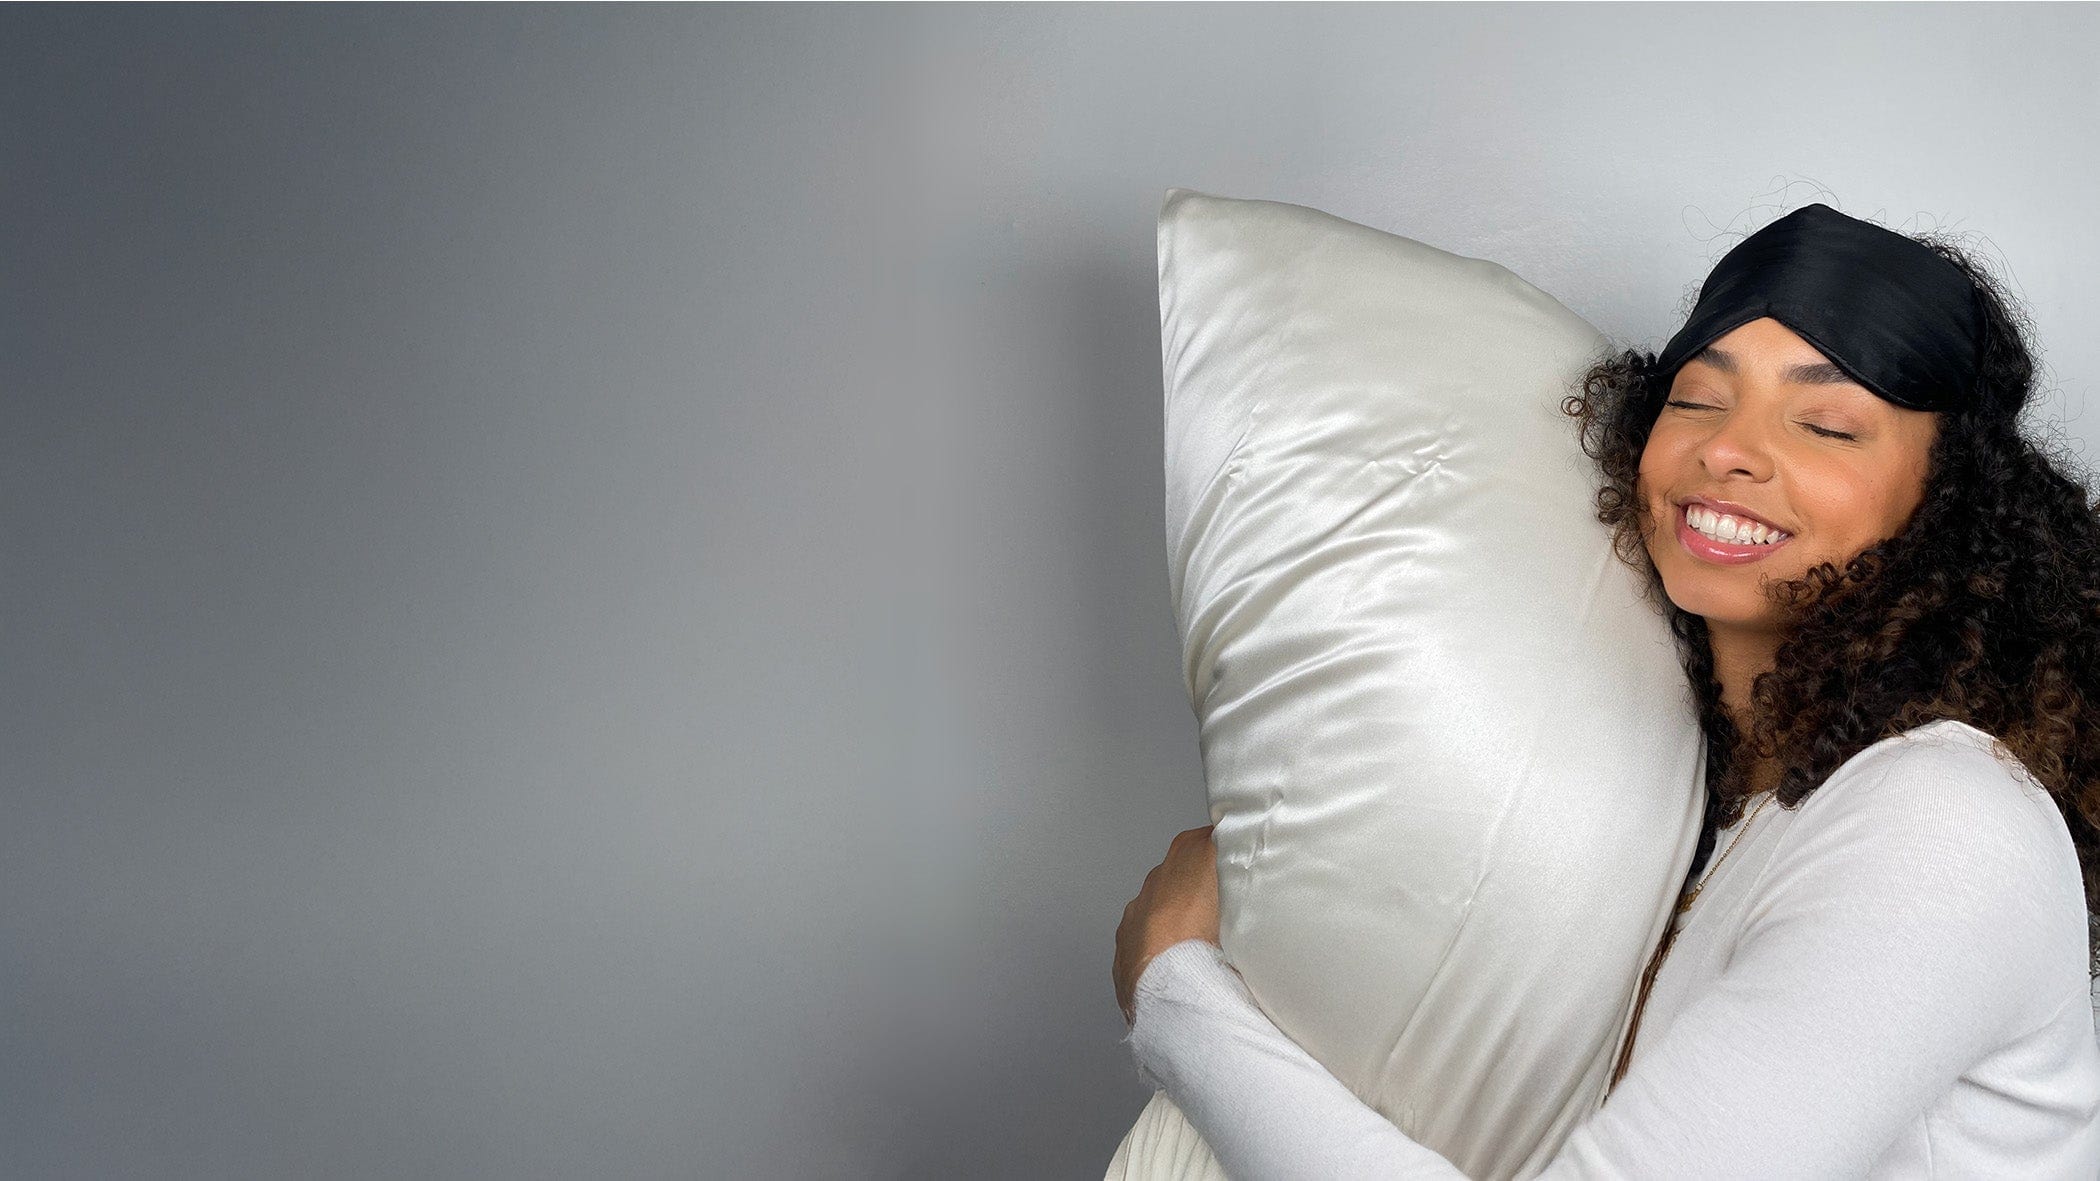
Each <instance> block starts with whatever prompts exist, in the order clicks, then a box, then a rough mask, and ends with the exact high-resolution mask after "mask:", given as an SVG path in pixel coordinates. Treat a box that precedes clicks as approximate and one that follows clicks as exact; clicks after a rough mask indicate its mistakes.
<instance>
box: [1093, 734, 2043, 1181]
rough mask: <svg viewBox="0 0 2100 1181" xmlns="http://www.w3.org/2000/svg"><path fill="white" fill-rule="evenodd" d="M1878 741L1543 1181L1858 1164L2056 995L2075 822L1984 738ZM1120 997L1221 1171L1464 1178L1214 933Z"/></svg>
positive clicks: (1146, 1053) (1181, 946)
mask: <svg viewBox="0 0 2100 1181" xmlns="http://www.w3.org/2000/svg"><path fill="white" fill-rule="evenodd" d="M1892 749H1893V750H1894V751H1895V752H1896V753H1894V754H1892V755H1891V756H1890V757H1888V758H1887V759H1886V760H1885V761H1883V762H1882V765H1881V766H1880V767H1878V768H1874V769H1873V770H1871V771H1869V772H1868V773H1867V774H1864V775H1861V776H1859V777H1855V778H1850V779H1848V780H1847V781H1846V782H1843V783H1837V782H1832V783H1830V784H1826V785H1825V790H1833V791H1838V792H1841V793H1842V794H1841V795H1838V796H1835V797H1830V798H1825V799H1821V800H1816V801H1812V802H1813V803H1817V804H1820V805H1821V806H1820V807H1819V808H1818V814H1817V816H1816V817H1815V818H1814V823H1813V824H1809V823H1807V821H1806V820H1804V822H1803V823H1802V824H1801V825H1799V826H1797V827H1796V828H1795V829H1794V830H1793V832H1792V833H1791V834H1790V837H1792V838H1794V839H1791V840H1790V841H1789V843H1788V845H1787V846H1786V847H1785V848H1784V849H1783V850H1782V851H1781V853H1780V854H1779V856H1778V857H1776V858H1775V859H1774V861H1773V863H1772V864H1771V866H1769V867H1768V869H1767V871H1766V874H1765V876H1764V878H1763V880H1762V881H1761V883H1760V887H1759V895H1760V897H1759V902H1758V904H1757V905H1756V906H1755V907H1754V908H1753V910H1752V912H1751V918H1750V920H1749V922H1748V925H1747V927H1746V928H1745V930H1744V932H1743V934H1742V936H1741V938H1740V939H1739V941H1738V943H1737V947H1736V953H1735V955H1734V957H1733V959H1732V960H1731V962H1730V964H1729V966H1728V968H1727V969H1726V970H1725V972H1724V973H1723V974H1722V975H1721V976H1720V977H1719V978H1717V979H1716V980H1715V981H1714V982H1713V983H1712V984H1711V985H1709V986H1708V987H1707V989H1706V990H1705V991H1704V992H1703V993H1702V994H1701V995H1700V996H1699V997H1697V998H1696V999H1695V1000H1693V1001H1692V1002H1691V1003H1690V1004H1689V1005H1688V1006H1687V1007H1686V1008H1685V1009H1684V1010H1683V1011H1682V1012H1680V1013H1678V1014H1677V1015H1676V1016H1675V1019H1674V1021H1673V1022H1671V1023H1670V1024H1669V1025H1668V1026H1667V1027H1666V1028H1665V1029H1664V1030H1662V1031H1661V1033H1660V1035H1659V1036H1655V1037H1654V1040H1653V1041H1652V1043H1649V1044H1645V1045H1643V1046H1642V1047H1641V1052H1640V1053H1639V1054H1638V1055H1637V1056H1636V1058H1635V1061H1634V1063H1633V1064H1632V1066H1631V1067H1630V1069H1629V1070H1628V1072H1627V1074H1626V1077H1625V1078H1624V1079H1622V1080H1621V1082H1620V1084H1619V1087H1618V1088H1617V1090H1615V1091H1614V1092H1613V1094H1612V1096H1611V1098H1610V1101H1609V1102H1607V1103H1606V1104H1605V1106H1604V1107H1603V1108H1602V1109H1601V1110H1600V1111H1598V1112H1597V1113H1596V1114H1594V1115H1593V1116H1591V1117H1590V1118H1589V1119H1588V1120H1587V1121H1585V1122H1584V1123H1583V1124H1582V1125H1581V1126H1580V1127H1578V1128H1577V1129H1576V1131H1575V1132H1574V1133H1573V1134H1572V1135H1571V1136H1570V1137H1569V1139H1568V1141H1567V1143H1566V1144H1565V1145H1564V1146H1563V1148H1562V1151H1561V1152H1560V1154H1559V1155H1558V1156H1556V1157H1555V1159H1554V1161H1553V1162H1552V1164H1551V1165H1549V1166H1548V1167H1547V1169H1546V1170H1545V1171H1544V1172H1543V1173H1542V1174H1540V1181H1571V1179H1575V1178H1598V1179H1601V1178H1615V1179H1623V1178H1649V1177H1655V1178H1663V1177H1700V1178H1712V1179H1715V1181H1719V1179H1721V1178H1733V1177H1740V1178H1770V1177H1776V1176H1789V1177H1824V1176H1830V1177H1839V1176H1861V1175H1864V1174H1865V1173H1866V1172H1867V1171H1868V1170H1869V1169H1870V1168H1871V1167H1872V1165H1873V1163H1874V1161H1875V1160H1876V1159H1878V1158H1879V1157H1880V1156H1881V1155H1882V1154H1883V1153H1884V1152H1885V1151H1886V1150H1887V1148H1888V1146H1889V1145H1890V1144H1891V1143H1892V1142H1893V1141H1894V1139H1895V1138H1896V1137H1897V1136H1898V1135H1900V1134H1901V1133H1902V1132H1903V1131H1904V1129H1905V1128H1907V1127H1908V1126H1909V1125H1910V1124H1911V1123H1913V1122H1914V1121H1915V1120H1916V1119H1917V1118H1918V1117H1919V1116H1920V1115H1921V1114H1922V1113H1923V1112H1924V1111H1925V1110H1926V1109H1927V1108H1928V1107H1929V1106H1930V1105H1931V1104H1932V1103H1933V1102H1934V1101H1935V1100H1937V1099H1938V1098H1939V1097H1940V1096H1941V1095H1943V1094H1945V1093H1946V1092H1947V1091H1948V1090H1949V1089H1950V1088H1951V1087H1952V1086H1953V1084H1954V1083H1955V1081H1956V1080H1957V1079H1958V1078H1959V1077H1960V1075H1961V1074H1962V1072H1963V1071H1964V1070H1966V1069H1968V1068H1969V1067H1970V1066H1972V1065H1973V1064H1974V1063H1976V1062H1977V1061H1978V1060H1980V1059H1981V1058H1982V1057H1983V1056H1984V1055H1986V1054H1988V1053H1989V1052H1990V1051H1991V1050H1992V1049H1994V1048H1996V1047H1997V1046H1999V1045H2002V1044H2003V1043H2004V1042H2006V1041H2008V1040H2010V1039H2011V1038H2014V1037H2017V1036H2019V1035H2020V1034H2023V1033H2026V1032H2029V1031H2030V1030H2032V1029H2034V1028H2036V1027H2038V1026H2039V1025H2041V1024H2042V1023H2043V1022H2045V1021H2046V1020H2047V1019H2048V1018H2049V1016H2050V1015H2051V1014H2053V1013H2055V1012H2056V1011H2058V1008H2059V1007H2060V1005H2061V1004H2063V1003H2068V1002H2067V996H2069V995H2070V994H2066V995H2057V994H2058V993H2060V992H2064V989H2063V988H2062V987H2059V986H2060V985H2063V984H2064V983H2065V981H2066V980H2067V979H2068V978H2067V977H2066V975H2065V973H2064V971H2062V970H2061V969H2062V965H2063V963H2064V959H2063V951H2064V947H2065V945H2066V944H2067V942H2068V941H2071V940H2073V939H2074V938H2075V937H2076V936H2075V934H2074V926H2073V922H2074V920H2080V919H2082V914H2083V888H2082V883H2081V882H2080V881H2079V880H2078V879H2077V876H2076V873H2077V869H2076V857H2075V853H2073V852H2071V851H2070V849H2069V844H2068V834H2066V833H2063V832H2061V831H2051V830H2050V829H2049V828H2048V827H2047V824H2046V823H2045V821H2044V819H2043V814H2042V813H2040V812H2039V811H2037V810H2035V809H2034V808H2033V807H2032V803H2033V802H2032V801H2030V800H2025V799H2022V798H2020V795H2019V791H2020V789H2019V788H2018V787H2017V786H2016V785H2014V784H2012V783H2010V782H2008V781H2007V780H2006V778H2005V773H2004V771H2003V770H2002V769H2000V768H1996V767H1995V765H1993V764H1991V762H1990V756H1989V755H1988V754H1986V753H1984V752H1982V751H1977V750H1969V751H1966V752H1949V751H1945V750H1940V751H1937V752H1932V751H1929V750H1928V749H1927V748H1910V747H1905V746H1899V747H1896V748H1892ZM1970 756H1973V757H1970ZM1978 760H1981V762H1979V761H1978ZM1862 770H1866V769H1864V768H1862ZM1834 778H1835V777H1834ZM2044 803H2046V801H2044ZM2049 806H2050V807H2053V805H2049ZM2058 823H2060V821H2058ZM2079 950H2081V951H2082V947H2081V948H2080V949H2079ZM1137 994H1138V1006H1137V1020H1136V1023H1135V1024H1134V1025H1133V1027H1132V1030H1131V1036H1130V1039H1129V1040H1130V1043H1131V1046H1132V1049H1133V1052H1134V1053H1135V1054H1136V1056H1137V1058H1138V1060H1139V1065H1140V1069H1141V1071H1142V1072H1143V1073H1144V1074H1145V1075H1146V1077H1148V1078H1149V1079H1151V1080H1152V1081H1153V1082H1154V1083H1155V1084H1156V1085H1159V1086H1161V1087H1162V1088H1163V1089H1165V1090H1166V1091H1167V1093H1168V1095H1169V1097H1170V1098H1172V1099H1173V1100H1174V1102H1175V1104H1176V1105H1177V1106H1178V1107H1180V1108H1181V1110H1182V1112H1183V1114H1185V1115H1186V1116H1187V1117H1188V1118H1189V1122H1190V1123H1191V1125H1193V1126H1194V1127H1195V1129H1196V1131H1197V1132H1198V1133H1200V1134H1201V1135H1202V1136H1203V1138H1204V1140H1205V1142H1206V1143H1207V1144H1208V1145H1209V1146H1210V1148H1211V1150H1212V1151H1213V1152H1214V1153H1215V1154H1216V1155H1217V1157H1218V1160H1219V1163H1220V1164H1222V1165H1223V1166H1224V1168H1225V1170H1226V1172H1228V1173H1230V1174H1232V1175H1234V1176H1240V1177H1247V1178H1253V1179H1266V1178H1272V1177H1279V1178H1280V1177H1299V1176H1304V1177H1313V1176H1320V1177H1347V1178H1370V1177H1380V1178H1409V1179H1415V1181H1431V1179H1434V1181H1452V1179H1454V1178H1458V1177H1460V1176H1461V1174H1460V1173H1459V1172H1458V1171H1457V1170H1456V1169H1455V1168H1454V1167H1453V1166H1452V1165H1451V1164H1450V1163H1449V1162H1448V1161H1446V1160H1444V1159H1443V1158H1442V1157H1441V1156H1438V1155H1437V1154H1436V1153H1434V1152H1432V1151H1430V1150H1429V1149H1428V1148H1426V1147H1424V1146H1422V1145H1421V1144H1419V1143H1417V1142H1415V1141H1414V1140H1412V1139H1410V1138H1409V1137H1407V1136H1406V1135H1405V1134H1404V1133H1402V1132H1401V1131H1400V1130H1399V1129H1398V1128H1397V1127H1395V1126H1393V1125H1392V1124H1391V1123H1390V1122H1389V1121H1387V1120H1385V1119H1384V1118H1383V1117H1382V1116H1380V1115H1379V1114H1378V1113H1377V1112H1376V1111H1375V1110H1373V1109H1372V1108H1370V1107H1368V1106H1367V1105H1365V1104H1364V1103H1362V1102H1361V1101H1360V1100H1358V1099H1357V1098H1356V1096H1355V1095H1354V1094H1353V1093H1352V1092H1350V1091H1349V1090H1348V1089H1347V1088H1346V1087H1344V1086H1343V1085H1342V1084H1341V1083H1340V1082H1339V1081H1338V1080H1336V1079H1335V1078H1334V1077H1333V1075H1331V1074H1329V1073H1328V1072H1327V1071H1326V1070H1325V1069H1324V1068H1322V1067H1321V1066H1320V1065H1319V1064H1318V1063H1317V1062H1316V1061H1314V1060H1313V1059H1312V1058H1311V1057H1310V1056H1309V1055H1307V1054H1306V1053H1305V1051H1304V1050H1303V1049H1302V1048H1300V1047H1298V1046H1297V1045H1296V1044H1295V1043H1293V1042H1292V1041H1291V1040H1290V1039H1289V1038H1288V1037H1287V1036H1286V1035H1284V1034H1283V1032H1282V1031H1281V1030H1279V1029H1277V1028H1276V1026H1275V1024H1274V1023H1273V1022H1271V1021H1270V1020H1269V1019H1268V1018H1267V1016H1266V1015H1264V1014H1263V1013H1262V1012H1261V1011H1260V1009H1259V1008H1258V1007H1256V1006H1255V1004H1254V1002H1253V998H1252V995H1251V994H1250V993H1248V991H1247V990H1246V987H1245V985H1244V984H1243V983H1241V982H1240V981H1239V978H1238V974H1237V973H1235V972H1234V971H1233V970H1232V969H1231V968H1230V967H1229V966H1228V965H1226V964H1225V963H1224V961H1223V959H1222V957H1221V954H1220V953H1219V952H1218V950H1217V948H1216V947H1215V946H1213V945H1209V944H1205V943H1202V942H1198V941H1187V942H1182V943H1178V944H1176V945H1174V946H1173V947H1171V948H1169V949H1168V950H1167V951H1164V952H1161V953H1159V954H1158V955H1157V956H1155V957H1154V959H1153V960H1152V962H1151V964H1150V965H1149V966H1148V967H1147V968H1146V969H1145V973H1144V975H1143V976H1141V977H1140V978H1139V981H1138V989H1137Z"/></svg>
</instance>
